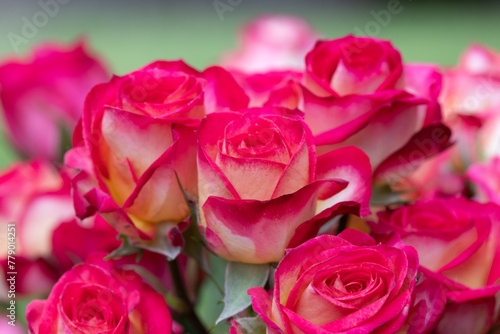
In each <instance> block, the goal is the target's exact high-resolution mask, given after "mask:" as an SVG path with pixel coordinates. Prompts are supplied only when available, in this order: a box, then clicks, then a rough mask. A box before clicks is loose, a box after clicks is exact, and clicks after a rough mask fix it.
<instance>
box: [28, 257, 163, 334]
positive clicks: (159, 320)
mask: <svg viewBox="0 0 500 334" xmlns="http://www.w3.org/2000/svg"><path fill="white" fill-rule="evenodd" d="M105 255H106V254H105V253H95V254H94V255H93V256H91V257H89V258H88V259H87V261H86V263H84V264H80V265H77V266H75V267H73V269H71V270H70V271H68V272H66V273H65V274H64V275H63V276H62V277H61V278H60V279H59V281H58V282H57V283H56V285H54V288H53V289H52V291H51V293H50V295H49V297H48V299H47V300H34V301H32V302H31V303H30V304H29V305H28V307H27V309H26V318H27V320H28V325H29V328H30V332H31V333H33V334H42V333H74V334H76V333H93V332H101V333H103V332H104V333H126V334H132V333H171V332H172V318H171V316H170V311H169V310H168V307H167V304H166V303H165V299H164V297H163V296H162V295H160V294H158V293H157V292H155V291H154V290H153V289H152V288H151V287H149V286H148V285H146V284H145V283H144V282H143V281H142V278H141V277H140V276H139V275H138V274H136V273H135V272H133V271H123V270H117V269H115V268H114V264H113V262H112V261H104V260H102V258H103V257H104V256H105Z"/></svg>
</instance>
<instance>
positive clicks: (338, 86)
mask: <svg viewBox="0 0 500 334" xmlns="http://www.w3.org/2000/svg"><path fill="white" fill-rule="evenodd" d="M440 89H441V75H440V73H439V72H438V69H437V67H436V66H433V65H413V64H406V65H403V62H402V59H401V55H400V54H399V51H398V50H397V49H395V48H394V47H393V46H392V45H391V43H390V42H388V41H383V40H379V39H375V38H363V37H354V36H346V37H344V38H340V39H336V40H330V41H321V42H318V43H317V44H316V46H315V47H314V49H313V50H312V51H311V52H309V54H308V55H307V57H306V72H305V74H304V79H303V92H302V99H303V102H302V108H303V110H304V113H305V121H306V123H307V124H308V125H309V127H310V128H311V130H312V132H313V134H314V137H315V138H314V139H315V144H316V146H317V148H318V152H319V153H325V152H328V151H330V150H332V149H335V148H338V147H343V146H348V145H354V146H356V147H359V148H361V149H362V150H363V151H364V152H365V153H366V154H367V155H368V156H369V157H370V162H371V164H372V167H373V169H374V174H375V175H374V179H375V180H376V181H377V180H379V179H383V178H384V179H387V178H388V177H389V176H391V177H392V175H389V174H395V175H396V176H397V178H399V177H401V176H404V175H405V174H407V173H408V171H409V170H412V169H414V168H415V167H416V166H418V164H419V163H420V161H421V160H423V159H424V158H425V157H427V156H429V155H432V154H435V153H436V152H438V151H440V150H442V149H443V148H444V147H445V146H446V144H447V140H446V138H444V139H443V138H441V139H442V140H441V141H440V142H436V139H435V138H433V136H429V135H430V134H431V132H433V131H432V130H429V129H427V130H426V127H428V126H433V125H434V126H436V124H437V123H439V121H440V119H441V111H440V106H439V104H438V102H437V98H438V95H439V92H440ZM288 92H289V96H288V97H286V95H285V97H283V95H284V94H283V93H281V94H280V95H281V97H280V98H278V99H276V96H275V94H272V95H271V97H272V99H270V100H271V101H273V102H274V103H278V104H280V103H283V102H285V103H289V101H290V100H292V98H291V97H290V95H291V96H293V94H294V90H293V89H288ZM387 128H390V129H393V131H391V132H390V136H389V133H388V132H387V130H386V129H387ZM421 131H423V132H421ZM443 131H444V132H447V130H444V129H441V130H440V132H443ZM424 135H425V136H424ZM373 138H377V140H376V141H374V140H373ZM415 141H417V142H425V143H430V142H431V145H433V146H435V148H434V149H432V150H429V151H426V150H422V149H419V150H418V153H419V154H418V155H419V157H420V158H419V159H412V158H410V157H409V155H410V154H411V153H412V151H414V149H413V148H412V146H415ZM396 153H397V156H400V157H401V158H400V159H397V158H396V159H394V156H391V155H395V154H396ZM391 158H393V159H392V160H391V161H386V160H387V159H391ZM395 162H398V164H399V165H401V167H398V169H399V170H398V171H394V169H395V166H394V164H395ZM388 165H390V166H391V168H392V169H393V170H392V171H391V173H388V171H387V168H388ZM379 167H380V169H379V170H377V168H379ZM382 174H383V175H382Z"/></svg>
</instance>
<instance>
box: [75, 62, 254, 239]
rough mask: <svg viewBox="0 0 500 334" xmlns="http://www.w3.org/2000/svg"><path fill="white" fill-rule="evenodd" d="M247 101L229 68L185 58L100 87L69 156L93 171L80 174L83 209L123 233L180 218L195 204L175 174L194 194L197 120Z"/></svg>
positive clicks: (144, 233)
mask: <svg viewBox="0 0 500 334" xmlns="http://www.w3.org/2000/svg"><path fill="white" fill-rule="evenodd" d="M247 104H248V97H247V96H246V95H245V94H244V93H243V91H242V90H241V88H239V86H237V84H236V82H235V81H234V79H233V78H232V76H231V75H230V74H229V73H228V72H226V71H225V70H223V69H221V68H218V67H212V68H209V69H207V70H205V71H204V72H203V73H200V72H198V71H197V70H195V69H193V68H191V67H189V66H188V65H186V64H185V63H184V62H182V61H158V62H155V63H152V64H150V65H148V66H146V67H144V68H142V69H140V70H137V71H135V72H132V73H130V74H127V75H125V76H123V77H113V78H112V79H111V81H110V82H108V83H105V84H101V85H98V86H96V87H94V88H93V89H92V91H91V92H90V93H89V95H88V97H87V100H86V104H85V110H84V114H83V119H82V124H81V127H79V128H78V129H77V131H75V135H74V138H73V139H74V146H75V148H74V149H73V150H72V151H71V152H70V153H69V154H68V155H67V156H66V162H67V163H68V164H69V165H70V166H72V167H78V168H80V169H82V170H83V171H84V173H86V174H87V176H84V175H80V176H77V177H76V178H75V179H74V182H75V188H76V189H77V191H75V193H76V194H75V207H76V210H77V213H78V214H79V215H80V216H85V215H89V214H92V213H93V212H95V211H99V212H101V213H102V214H103V216H104V218H105V219H106V220H108V222H110V223H111V224H112V225H114V226H115V228H117V229H118V231H119V232H120V233H123V234H126V235H130V236H134V237H141V238H147V237H152V236H153V235H154V234H155V232H156V228H157V226H156V225H157V224H158V223H162V222H168V223H173V224H177V223H179V222H181V221H182V220H183V219H185V218H186V217H187V215H188V214H189V209H188V206H187V203H186V201H185V200H184V197H183V194H182V192H181V189H180V187H179V185H178V181H177V178H176V173H177V176H178V177H179V181H180V183H181V185H182V187H183V188H184V190H185V191H186V192H187V194H188V196H190V197H191V198H195V197H196V195H197V180H196V177H197V175H196V160H195V159H196V138H195V133H194V131H195V130H196V128H197V126H198V124H199V119H200V118H203V117H204V116H205V114H207V113H210V112H213V111H216V110H232V109H237V108H241V107H245V106H246V105H247ZM87 148H89V149H90V152H88V151H87ZM92 180H93V182H94V184H93V185H92Z"/></svg>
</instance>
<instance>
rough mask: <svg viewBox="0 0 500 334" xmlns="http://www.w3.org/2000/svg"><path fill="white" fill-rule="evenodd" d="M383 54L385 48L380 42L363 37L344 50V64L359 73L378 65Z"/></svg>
mask: <svg viewBox="0 0 500 334" xmlns="http://www.w3.org/2000/svg"><path fill="white" fill-rule="evenodd" d="M383 56H384V50H383V49H382V47H381V46H380V45H379V44H377V43H375V42H373V41H370V40H368V39H362V38H358V39H356V42H354V43H353V44H349V45H348V46H347V47H345V48H343V50H342V60H343V62H344V65H345V66H346V67H347V68H349V69H351V70H354V71H356V72H358V73H360V72H361V73H362V72H367V71H370V70H371V69H373V68H375V67H377V65H378V64H379V63H380V61H381V60H382V57H383Z"/></svg>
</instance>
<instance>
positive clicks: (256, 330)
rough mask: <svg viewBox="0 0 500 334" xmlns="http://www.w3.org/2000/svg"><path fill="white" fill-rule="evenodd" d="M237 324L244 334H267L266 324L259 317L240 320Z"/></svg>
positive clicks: (237, 320)
mask: <svg viewBox="0 0 500 334" xmlns="http://www.w3.org/2000/svg"><path fill="white" fill-rule="evenodd" d="M236 322H237V323H238V327H239V328H240V329H241V331H242V332H243V334H266V324H265V323H264V321H263V320H262V319H261V318H260V317H259V316H255V317H251V318H239V319H236Z"/></svg>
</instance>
